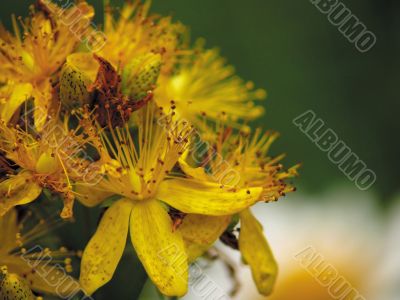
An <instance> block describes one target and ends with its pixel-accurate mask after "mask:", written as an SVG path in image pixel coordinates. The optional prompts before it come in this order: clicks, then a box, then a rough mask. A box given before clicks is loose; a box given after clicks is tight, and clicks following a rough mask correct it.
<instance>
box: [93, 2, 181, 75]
mask: <svg viewBox="0 0 400 300" xmlns="http://www.w3.org/2000/svg"><path fill="white" fill-rule="evenodd" d="M150 5H151V1H149V0H146V1H144V3H142V1H140V0H134V1H126V2H125V4H124V7H123V8H122V10H121V11H120V12H119V14H118V16H117V18H115V11H114V10H113V9H112V8H111V7H110V6H107V7H106V13H105V24H104V34H105V36H106V43H105V45H104V47H102V48H101V49H99V50H98V51H95V53H96V54H98V55H99V56H101V57H104V58H105V59H107V60H108V61H110V62H111V63H112V64H113V65H114V67H115V68H117V69H122V68H123V67H124V66H126V65H127V64H129V63H130V62H131V61H132V60H133V59H135V58H136V57H138V56H141V55H145V54H149V53H154V54H157V53H158V54H161V55H162V57H163V67H162V70H163V72H164V73H169V72H171V70H172V68H173V67H174V65H175V64H176V62H177V59H178V57H179V56H180V55H183V54H184V53H185V51H186V50H183V49H181V48H182V47H181V45H182V44H184V40H185V38H184V36H185V34H186V28H185V27H184V26H183V25H181V24H180V23H173V22H172V21H171V17H160V16H157V15H150V14H149V9H150Z"/></svg>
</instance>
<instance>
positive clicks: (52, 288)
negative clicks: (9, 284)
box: [5, 256, 80, 299]
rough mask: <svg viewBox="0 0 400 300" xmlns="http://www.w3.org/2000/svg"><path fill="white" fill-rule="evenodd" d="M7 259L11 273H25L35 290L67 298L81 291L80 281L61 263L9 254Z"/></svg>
mask: <svg viewBox="0 0 400 300" xmlns="http://www.w3.org/2000/svg"><path fill="white" fill-rule="evenodd" d="M39 257H40V256H39ZM5 259H6V262H7V267H8V270H9V271H10V273H16V274H19V275H24V278H25V279H26V280H27V282H28V283H29V285H30V288H31V289H32V290H34V291H37V292H42V293H47V294H51V295H55V296H60V297H62V298H65V299H67V298H70V297H71V296H72V295H74V294H77V293H78V292H79V291H80V284H79V283H78V281H77V280H75V279H74V278H73V277H71V276H70V275H69V274H67V273H66V272H65V271H64V269H63V268H62V267H61V265H53V264H49V263H48V261H40V259H38V260H32V261H26V260H24V259H23V258H21V257H20V256H8V257H7V258H5Z"/></svg>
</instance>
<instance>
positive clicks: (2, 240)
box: [0, 209, 18, 255]
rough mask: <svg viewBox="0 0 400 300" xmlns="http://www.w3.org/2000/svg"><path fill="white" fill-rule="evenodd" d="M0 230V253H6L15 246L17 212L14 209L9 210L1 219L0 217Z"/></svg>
mask: <svg viewBox="0 0 400 300" xmlns="http://www.w3.org/2000/svg"><path fill="white" fill-rule="evenodd" d="M0 228H1V234H0V253H4V252H5V253H7V252H9V251H10V250H12V249H14V248H15V247H16V246H17V245H16V236H17V233H18V223H17V211H16V210H15V209H12V210H10V211H9V212H8V213H6V214H5V215H4V216H3V217H0ZM0 255H1V254H0Z"/></svg>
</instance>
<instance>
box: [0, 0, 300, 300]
mask: <svg viewBox="0 0 400 300" xmlns="http://www.w3.org/2000/svg"><path fill="white" fill-rule="evenodd" d="M149 9H150V1H145V2H144V3H142V2H141V1H139V0H138V1H129V2H127V3H126V4H125V5H124V7H123V8H122V9H121V10H115V9H113V8H112V7H111V6H107V7H106V9H105V11H106V13H105V20H104V28H103V30H102V35H101V36H104V39H103V40H101V39H100V40H99V39H98V38H97V39H93V38H90V37H93V36H94V32H95V30H96V29H95V28H94V26H93V25H92V23H91V19H92V17H93V15H94V11H93V9H92V8H91V7H90V6H89V5H88V4H87V3H86V2H85V1H78V2H77V3H76V4H74V5H72V6H71V5H69V6H68V7H57V6H55V5H54V4H52V3H51V2H50V1H46V0H42V1H38V4H37V5H36V6H35V7H34V8H32V11H31V16H30V17H29V18H28V19H27V20H26V21H23V20H20V24H18V22H17V21H16V20H14V34H11V33H9V32H7V31H6V30H5V29H3V28H1V30H0V66H1V67H0V68H1V72H0V166H1V180H0V218H2V219H0V220H2V222H9V220H11V221H12V222H15V221H13V218H15V217H14V216H13V214H14V213H13V211H14V207H15V206H19V205H26V204H29V203H31V202H32V201H34V200H36V199H37V198H38V197H39V196H40V194H41V193H42V191H44V190H50V191H51V192H52V193H55V194H58V195H60V196H61V198H62V199H64V209H63V210H62V212H61V217H63V218H71V217H72V215H73V203H74V200H78V201H80V202H81V203H82V204H84V205H85V206H88V207H94V206H97V205H100V204H101V205H102V206H104V207H107V210H106V212H105V214H104V215H103V217H102V218H101V221H100V223H99V226H98V228H97V231H96V233H95V234H94V236H93V237H92V239H91V240H90V241H89V243H88V245H87V247H86V249H85V250H84V252H83V256H82V262H81V269H80V285H81V288H82V290H83V291H84V292H85V293H86V294H88V295H91V294H92V293H94V292H95V291H96V290H97V289H99V288H100V287H101V286H103V285H104V284H106V283H107V282H108V281H110V280H111V278H112V277H113V274H114V272H115V270H116V268H117V265H118V263H119V261H120V259H121V257H122V254H123V252H124V249H125V246H126V242H127V236H128V234H129V235H130V240H131V242H132V245H133V248H134V249H135V251H136V253H137V255H138V257H139V259H140V260H141V262H142V264H143V266H144V268H145V270H146V272H147V274H148V276H149V277H150V279H151V280H152V281H153V283H154V284H155V285H156V286H157V288H158V289H159V290H160V292H161V293H163V294H164V295H167V296H182V295H184V294H185V293H186V292H187V289H188V267H189V265H190V263H191V262H193V261H194V260H195V259H196V258H198V257H199V256H201V255H203V254H204V253H205V252H206V251H207V250H208V249H209V248H210V247H211V246H212V245H213V243H214V242H215V241H216V240H217V239H218V238H220V237H221V236H222V237H223V236H224V235H226V234H230V235H231V239H233V241H232V244H233V245H231V246H233V247H235V248H238V249H239V250H240V251H241V254H242V257H243V260H244V261H245V262H246V263H247V264H249V266H250V268H251V270H252V274H253V277H254V280H255V283H256V285H257V287H258V289H259V291H260V293H262V294H264V295H268V294H269V293H270V292H271V290H272V288H273V285H274V282H275V279H276V274H277V265H276V262H275V260H274V257H273V255H272V252H271V250H270V248H269V245H268V243H267V241H266V240H265V238H264V235H263V232H262V228H261V226H260V224H259V223H258V221H257V220H256V219H255V217H254V216H253V215H252V213H251V211H250V207H251V206H252V205H254V204H256V203H257V202H270V201H276V200H277V199H278V198H279V197H281V196H283V195H284V194H285V193H287V192H291V191H293V190H294V188H293V187H292V186H291V185H290V184H288V183H286V182H285V180H286V179H288V178H290V177H293V176H295V175H296V174H297V172H296V170H297V167H298V166H295V167H293V168H290V169H288V170H283V167H282V165H281V164H280V163H279V161H280V160H281V159H282V158H283V156H278V157H271V156H269V155H268V151H269V148H270V146H271V144H272V142H273V141H274V140H275V139H276V138H277V134H276V133H271V132H267V133H265V134H263V133H262V132H261V130H259V129H258V130H256V131H254V132H251V130H250V129H249V126H248V125H247V122H248V121H250V120H253V119H255V118H257V117H259V116H261V115H262V113H263V109H262V107H261V106H258V105H257V104H256V103H257V101H259V100H262V99H263V98H265V91H263V90H257V89H254V87H253V84H252V83H251V82H245V81H243V80H242V79H241V78H239V77H237V76H236V75H235V72H234V69H233V67H232V66H229V65H227V64H226V63H225V61H224V59H223V58H221V57H220V55H219V53H218V51H217V50H216V49H205V47H204V43H203V42H202V41H198V42H197V43H196V44H195V45H194V46H190V41H189V38H188V32H187V29H186V27H185V26H183V25H182V24H180V23H176V22H173V21H172V19H171V18H170V17H162V16H158V15H152V14H150V13H149ZM10 218H11V219H10ZM238 222H239V225H238ZM235 226H236V227H237V226H240V233H239V235H238V237H236V236H235V235H234V234H233V233H232V232H231V231H230V228H234V227H235ZM0 230H1V231H3V230H4V231H5V233H7V230H11V229H7V228H5V229H3V227H1V228H0ZM4 238H7V235H4V234H3V232H2V233H1V235H0V239H4ZM7 242H8V241H7ZM6 244H7V243H6ZM1 249H2V248H1V246H0V265H5V266H7V264H8V261H7V260H5V261H3V258H2V252H1ZM10 259H11V258H10ZM15 273H17V274H18V272H17V271H15ZM31 287H32V288H34V289H35V288H36V287H35V286H34V285H31ZM41 290H43V288H42V289H41ZM44 290H45V289H44ZM45 291H46V290H45ZM0 293H1V291H0Z"/></svg>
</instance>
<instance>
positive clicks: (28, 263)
mask: <svg viewBox="0 0 400 300" xmlns="http://www.w3.org/2000/svg"><path fill="white" fill-rule="evenodd" d="M28 218H29V219H30V224H32V223H31V221H32V219H33V218H34V216H32V214H30V213H29V212H28V215H26V216H25V218H24V219H23V220H22V221H20V222H18V221H17V212H16V210H15V209H12V210H10V211H9V212H8V213H7V214H5V215H4V216H2V217H0V267H1V270H0V298H1V299H14V298H7V297H6V296H5V294H6V293H7V292H8V293H11V295H13V296H15V295H16V294H13V293H16V292H19V293H21V292H25V293H26V294H27V295H31V297H32V296H33V295H32V293H31V292H30V289H32V290H34V291H36V292H39V293H46V294H51V295H58V296H62V297H69V296H71V295H72V294H76V293H77V292H78V291H79V289H80V286H79V284H78V282H77V281H76V280H74V279H73V278H72V277H71V276H69V275H67V274H66V273H65V271H64V272H63V271H61V264H65V270H66V271H67V272H70V271H71V262H70V258H67V255H68V253H67V252H66V250H65V249H63V248H62V249H60V250H59V251H50V250H49V249H47V248H46V249H43V248H41V247H40V246H35V247H33V248H31V249H27V248H25V247H26V245H27V244H28V243H31V242H32V241H34V240H35V239H37V238H38V237H40V236H42V235H43V234H44V233H46V232H48V230H49V224H48V221H45V220H41V221H40V222H38V224H37V225H36V226H33V227H32V226H30V227H28V228H26V227H27V226H28V222H25V221H26V220H27V219H28ZM24 220H25V221H24ZM55 222H56V221H52V226H54V225H55ZM10 283H11V285H10ZM15 287H18V288H20V290H19V291H15V290H14V289H15ZM13 288H14V289H13ZM3 293H4V294H3ZM7 295H8V297H11V295H10V294H7ZM3 297H5V298H3ZM15 299H17V298H15ZM18 299H34V298H33V297H32V298H18Z"/></svg>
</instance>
